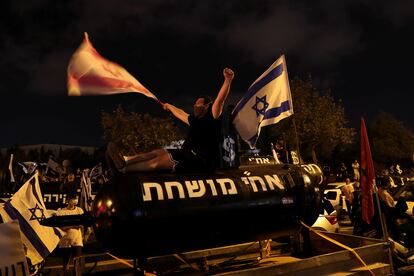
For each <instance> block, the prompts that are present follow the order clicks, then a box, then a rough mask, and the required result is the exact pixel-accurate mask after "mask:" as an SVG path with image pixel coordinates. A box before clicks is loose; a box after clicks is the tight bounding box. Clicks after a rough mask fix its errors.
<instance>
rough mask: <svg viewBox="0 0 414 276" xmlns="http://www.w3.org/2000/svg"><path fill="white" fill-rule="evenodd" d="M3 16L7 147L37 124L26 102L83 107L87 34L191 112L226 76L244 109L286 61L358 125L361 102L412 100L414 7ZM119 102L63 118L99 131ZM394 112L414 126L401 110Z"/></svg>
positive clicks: (266, 1)
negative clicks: (22, 128)
mask: <svg viewBox="0 0 414 276" xmlns="http://www.w3.org/2000/svg"><path fill="white" fill-rule="evenodd" d="M2 10H3V11H2V17H0V50H1V53H2V58H1V59H0V75H1V76H2V77H1V81H0V100H1V102H2V103H7V104H6V106H5V107H3V109H2V110H1V111H0V114H3V119H2V120H3V121H5V123H4V124H3V125H7V126H8V128H7V130H8V133H10V137H7V139H6V138H2V139H3V141H2V140H0V144H7V143H10V141H13V139H14V138H15V137H14V136H16V135H15V134H13V133H14V132H13V131H14V130H13V128H12V125H13V124H15V123H16V119H15V117H13V119H11V118H5V116H4V114H16V113H18V114H34V113H36V111H34V109H33V108H32V107H31V105H28V104H26V103H24V104H22V101H32V102H33V101H34V102H35V103H36V104H37V106H38V107H39V108H43V109H45V108H47V107H45V105H44V104H43V103H44V102H48V103H49V104H50V105H51V104H53V105H60V106H61V108H60V109H59V108H57V109H55V110H54V111H55V112H59V111H63V110H66V113H65V112H63V113H65V114H67V113H69V111H70V110H71V108H73V107H72V106H70V105H68V104H66V102H65V101H67V100H65V99H66V98H67V97H65V95H66V67H67V64H68V61H69V59H70V57H71V55H72V54H73V52H74V51H75V50H76V48H77V47H78V46H79V44H80V43H81V41H82V35H83V32H85V31H87V32H88V33H89V35H90V39H91V41H92V43H93V44H94V46H95V48H96V49H97V50H98V51H99V52H100V53H101V54H102V55H103V56H104V57H106V58H108V59H110V60H113V61H116V62H118V63H120V64H122V65H123V66H124V67H125V68H126V69H127V70H128V71H130V72H131V74H132V75H134V76H136V77H137V78H138V79H139V80H140V81H141V82H142V83H143V84H144V85H146V86H147V87H148V88H149V89H151V90H152V91H153V92H154V93H155V94H157V95H158V96H160V98H162V99H163V100H165V101H171V102H173V103H176V104H178V105H183V106H184V107H186V108H189V107H190V105H191V103H192V101H193V98H194V97H195V96H196V95H200V94H206V93H207V94H215V93H216V90H217V89H218V87H219V86H220V84H221V81H222V79H221V78H222V76H221V70H222V69H223V67H225V66H231V67H233V68H234V69H235V70H236V80H235V82H234V86H233V91H232V94H231V96H230V101H229V102H231V103H235V102H236V101H237V99H238V98H240V96H241V94H242V93H243V92H244V91H245V90H246V89H247V87H248V86H249V85H250V84H251V82H252V81H253V80H254V79H256V78H257V77H258V76H259V75H260V74H261V72H263V71H264V70H265V69H266V68H267V66H269V65H270V64H272V63H273V62H274V60H275V59H276V58H277V57H278V56H279V55H280V54H282V53H284V54H286V58H287V62H288V68H289V73H290V76H291V77H293V76H295V75H300V76H308V75H312V78H313V80H314V82H315V84H316V85H318V86H320V87H322V88H332V90H333V94H334V95H335V96H336V97H338V98H342V99H343V102H344V103H345V105H346V108H347V109H346V110H349V111H352V112H350V113H351V114H350V116H351V117H352V116H353V117H355V118H356V117H358V116H359V114H360V113H361V111H360V109H363V108H364V106H365V105H367V104H368V101H369V98H370V97H369V96H366V97H365V98H366V99H364V100H362V101H358V97H359V95H361V94H364V95H365V94H368V95H372V94H373V91H375V93H377V94H378V96H377V99H382V98H384V101H378V105H380V106H381V107H385V108H384V109H385V110H386V111H387V110H388V109H387V108H389V106H388V105H387V103H386V97H387V96H382V95H386V93H387V91H390V90H392V93H394V94H395V95H397V94H398V95H400V96H401V97H402V99H403V101H404V102H409V100H410V99H409V98H408V97H409V96H408V91H409V89H410V88H409V87H410V83H409V81H406V79H408V78H409V77H410V68H411V64H412V61H413V60H412V59H413V58H412V57H413V56H412V54H411V51H412V50H411V49H412V47H413V46H414V45H412V43H410V42H408V40H409V37H410V35H411V34H412V29H413V27H414V19H413V18H414V17H413V15H414V5H413V4H412V2H411V1H397V2H395V3H394V2H393V3H390V2H389V1H369V0H363V1H356V0H351V1H328V0H316V1H287V0H286V1H271V0H256V1H236V0H227V1H222V0H212V1H191V0H165V1H160V0H144V1H135V0H128V1H109V0H100V1H81V0H73V1H56V0H39V1H32V2H28V1H11V0H9V1H6V3H4V4H3V7H2ZM390 55H392V57H390ZM391 67H392V68H393V70H390V69H388V71H387V70H384V69H382V68H391ZM378 80H381V82H379V81H378ZM29 96H30V100H29V98H27V100H26V98H25V97H29ZM130 97H131V96H122V97H119V98H116V99H117V100H119V101H120V102H119V103H124V102H127V103H128V106H129V107H134V108H137V109H139V108H142V107H140V103H141V102H142V100H141V99H140V98H137V97H135V96H134V97H133V100H132V101H131V99H130ZM56 98H58V99H56ZM33 99H37V100H33ZM125 99H128V100H125ZM123 101H124V102H123ZM110 102H111V101H110V100H109V101H107V100H106V99H99V100H98V99H97V100H94V101H91V100H84V99H78V100H77V101H76V104H77V105H79V106H82V107H81V108H79V112H78V113H79V114H78V115H77V116H79V118H80V117H84V118H85V121H87V123H86V122H85V123H82V122H78V121H77V124H74V123H73V121H72V120H73V118H72V117H68V116H67V115H66V116H65V115H62V116H61V117H60V118H62V120H63V121H65V122H66V123H67V124H68V125H71V124H72V125H77V126H78V127H79V128H80V129H82V125H84V127H83V129H87V127H85V125H87V124H97V125H99V123H96V120H97V119H98V120H99V110H100V108H103V107H107V108H112V107H113V104H110ZM71 103H73V102H71ZM88 110H89V111H88ZM389 110H390V111H395V112H397V113H398V114H399V115H400V116H401V118H404V119H406V120H408V121H409V120H410V119H407V117H408V116H406V115H405V114H404V112H402V111H401V110H400V109H397V108H389ZM81 111H82V113H81ZM372 112H373V111H372ZM28 116H29V115H26V116H22V117H28ZM42 118H43V119H44V120H47V118H46V116H45V114H43V113H42V114H39V115H38V116H37V119H38V120H41V119H42ZM65 118H66V119H65ZM93 120H95V123H94V121H93ZM12 121H13V124H12V123H11V122H12ZM410 123H411V124H413V125H414V121H411V122H410ZM52 125H54V126H56V125H57V123H56V120H55V121H54V122H53V124H52ZM94 129H95V131H94V133H95V134H96V133H98V132H99V131H100V130H99V129H98V126H97V127H95V128H94ZM97 129H98V130H97ZM52 132H53V133H55V132H56V131H52ZM56 137H58V135H56ZM91 137H95V138H96V135H95V136H94V135H91ZM88 139H89V140H90V141H92V140H93V139H92V138H88ZM54 140H58V138H56V139H54Z"/></svg>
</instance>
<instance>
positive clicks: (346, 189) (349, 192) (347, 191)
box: [341, 178, 354, 222]
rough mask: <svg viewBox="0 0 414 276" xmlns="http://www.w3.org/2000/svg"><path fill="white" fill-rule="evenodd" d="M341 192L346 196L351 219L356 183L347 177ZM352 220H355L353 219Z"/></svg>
mask: <svg viewBox="0 0 414 276" xmlns="http://www.w3.org/2000/svg"><path fill="white" fill-rule="evenodd" d="M341 193H342V195H343V196H344V197H345V204H346V208H347V210H348V214H349V218H350V219H351V215H350V214H351V209H352V202H353V201H354V194H353V193H354V185H353V183H351V180H350V179H349V178H346V179H345V185H344V186H342V188H341ZM351 222H353V221H352V220H351Z"/></svg>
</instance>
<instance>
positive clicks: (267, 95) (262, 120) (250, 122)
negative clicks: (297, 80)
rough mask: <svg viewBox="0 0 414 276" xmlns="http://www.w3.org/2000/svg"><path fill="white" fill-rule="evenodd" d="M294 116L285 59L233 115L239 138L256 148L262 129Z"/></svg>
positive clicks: (267, 73)
mask: <svg viewBox="0 0 414 276" xmlns="http://www.w3.org/2000/svg"><path fill="white" fill-rule="evenodd" d="M292 114H293V103H292V96H291V93H290V87H289V78H288V73H287V67H286V60H285V56H284V55H282V56H281V57H280V58H278V59H277V60H276V61H275V62H274V63H273V64H272V65H271V66H270V67H269V69H267V70H266V71H265V72H264V73H263V74H262V75H261V76H260V77H259V78H258V79H257V80H256V81H254V82H253V84H252V85H251V86H250V87H249V89H248V90H247V92H246V93H245V95H244V96H243V97H242V99H241V100H240V101H239V102H238V104H237V105H236V107H235V108H234V110H233V112H232V119H233V124H234V125H235V128H236V130H237V132H238V133H239V135H240V137H241V138H242V139H243V140H244V141H246V142H247V143H248V144H249V146H250V148H254V146H255V145H256V141H257V139H258V137H259V134H260V129H261V127H264V126H267V125H272V124H276V123H278V122H279V121H280V120H282V119H284V118H286V117H289V116H290V115H292Z"/></svg>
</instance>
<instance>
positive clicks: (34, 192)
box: [0, 173, 63, 265]
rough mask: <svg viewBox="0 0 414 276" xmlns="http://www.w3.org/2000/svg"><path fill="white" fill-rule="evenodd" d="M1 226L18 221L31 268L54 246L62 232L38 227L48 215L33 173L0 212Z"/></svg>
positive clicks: (57, 229) (36, 178) (36, 175)
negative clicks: (2, 223)
mask: <svg viewBox="0 0 414 276" xmlns="http://www.w3.org/2000/svg"><path fill="white" fill-rule="evenodd" d="M0 215H1V216H2V218H3V221H4V222H7V221H11V220H18V221H19V225H20V231H21V233H22V241H23V243H24V244H25V246H26V247H27V256H28V257H29V258H30V260H31V262H32V264H33V265H35V264H38V263H40V262H41V261H43V260H44V259H45V258H46V257H47V256H48V255H49V254H50V253H51V252H52V251H53V250H54V249H55V247H56V246H57V244H58V243H59V240H60V238H61V237H62V236H63V232H62V231H61V230H60V229H59V228H56V227H46V226H43V225H41V224H40V221H41V220H42V219H45V218H48V217H49V214H48V212H47V210H46V206H45V203H44V202H43V198H42V193H41V191H40V186H39V179H38V174H37V173H35V174H34V175H33V176H32V177H31V178H30V179H29V180H27V182H26V183H24V185H23V186H22V187H21V188H20V189H19V190H18V191H17V192H16V193H15V194H14V195H13V196H12V197H11V199H10V200H9V201H7V202H6V203H5V204H4V206H3V208H2V209H0Z"/></svg>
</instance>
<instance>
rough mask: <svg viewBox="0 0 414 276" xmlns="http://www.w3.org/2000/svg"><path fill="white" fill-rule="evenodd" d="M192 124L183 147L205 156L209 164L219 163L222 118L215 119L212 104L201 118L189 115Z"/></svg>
mask: <svg viewBox="0 0 414 276" xmlns="http://www.w3.org/2000/svg"><path fill="white" fill-rule="evenodd" d="M188 122H189V124H190V127H189V130H188V133H187V137H186V139H185V142H184V145H183V147H182V148H183V149H189V150H192V151H194V152H195V153H196V154H197V155H200V156H201V157H203V158H205V159H206V161H207V163H208V164H209V165H212V166H214V165H216V166H217V165H218V162H219V158H220V151H219V147H220V130H221V124H220V119H214V117H213V113H212V110H211V106H210V107H209V108H208V112H207V114H206V115H204V116H203V117H201V118H197V117H195V116H194V115H190V116H189V117H188Z"/></svg>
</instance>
